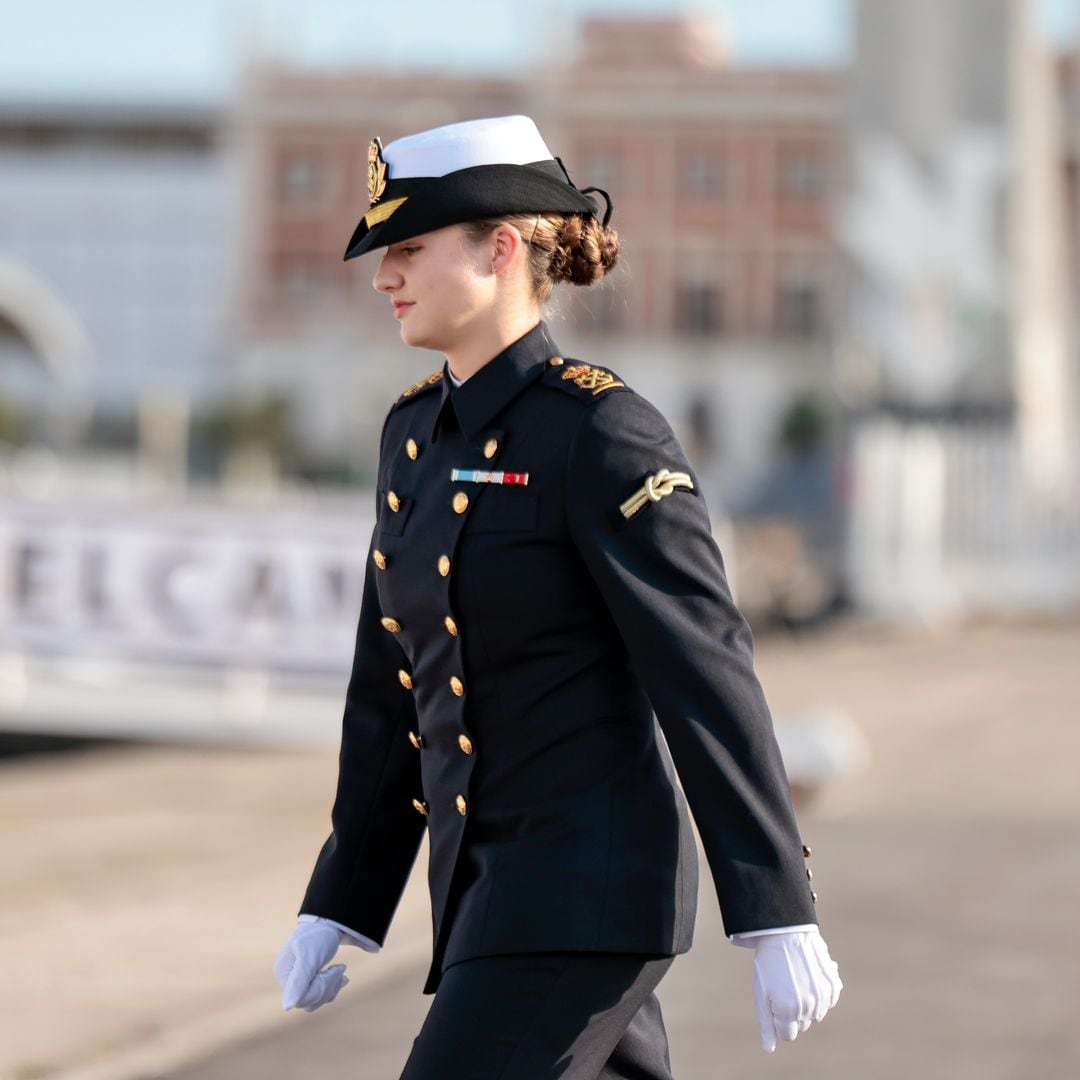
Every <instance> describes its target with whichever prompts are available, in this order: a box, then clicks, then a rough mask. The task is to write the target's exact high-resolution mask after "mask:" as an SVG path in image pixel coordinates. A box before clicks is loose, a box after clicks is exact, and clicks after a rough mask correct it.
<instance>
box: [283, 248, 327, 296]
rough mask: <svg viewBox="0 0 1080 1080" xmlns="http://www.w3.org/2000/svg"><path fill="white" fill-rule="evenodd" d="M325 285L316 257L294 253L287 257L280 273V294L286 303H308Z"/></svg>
mask: <svg viewBox="0 0 1080 1080" xmlns="http://www.w3.org/2000/svg"><path fill="white" fill-rule="evenodd" d="M322 287H323V281H322V279H321V275H320V273H319V266H318V262H317V260H316V259H313V258H310V257H308V256H302V255H292V256H290V257H288V258H287V259H285V261H284V262H283V264H282V266H281V270H280V272H279V274H278V290H279V295H280V297H281V299H282V301H284V302H285V303H286V304H290V305H303V304H306V303H308V301H310V300H311V298H312V297H313V296H315V295H316V294H317V293H318V292H319V291H320V289H321V288H322Z"/></svg>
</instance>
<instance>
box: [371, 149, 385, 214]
mask: <svg viewBox="0 0 1080 1080" xmlns="http://www.w3.org/2000/svg"><path fill="white" fill-rule="evenodd" d="M382 150H383V147H382V140H381V139H379V138H378V136H376V137H375V138H374V139H372V140H371V144H370V145H369V146H368V154H367V161H368V173H367V189H368V198H369V199H370V200H371V205H372V206H374V205H375V204H376V203H377V202H378V201H379V199H380V198H382V193H383V192H384V191H385V190H386V162H385V161H383V156H382Z"/></svg>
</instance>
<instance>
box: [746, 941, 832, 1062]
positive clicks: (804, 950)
mask: <svg viewBox="0 0 1080 1080" xmlns="http://www.w3.org/2000/svg"><path fill="white" fill-rule="evenodd" d="M738 944H740V945H745V946H750V945H752V946H753V947H754V1001H755V1003H756V1005H757V1014H758V1024H759V1026H760V1028H761V1046H762V1049H763V1050H765V1051H766V1052H767V1053H770V1054H771V1053H772V1052H773V1050H775V1049H776V1040H777V1039H778V1038H780V1039H785V1040H787V1041H791V1040H792V1039H794V1038H795V1037H796V1036H797V1035H798V1034H799V1032H800V1031H805V1030H806V1029H807V1028H808V1027H809V1026H810V1024H811V1022H812V1021H814V1020H821V1019H823V1018H824V1016H825V1014H826V1013H827V1012H828V1011H829V1010H830V1009H831V1008H832V1007H833V1006H834V1005H835V1004H836V1001H837V998H838V997H839V996H840V991H841V989H842V988H843V985H844V984H843V983H842V982H841V981H840V969H839V967H838V966H837V964H836V962H835V961H834V960H833V958H832V957H831V956H830V955H829V947H828V945H826V944H825V939H824V938H823V937H822V936H821V933H820V932H819V931H818V930H816V929H814V930H801V931H797V932H789V933H778V934H762V935H760V936H758V937H753V938H749V939H745V940H743V941H740V942H738Z"/></svg>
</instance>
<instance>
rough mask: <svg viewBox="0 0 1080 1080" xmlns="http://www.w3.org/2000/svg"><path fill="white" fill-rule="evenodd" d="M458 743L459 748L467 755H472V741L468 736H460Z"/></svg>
mask: <svg viewBox="0 0 1080 1080" xmlns="http://www.w3.org/2000/svg"><path fill="white" fill-rule="evenodd" d="M457 741H458V746H460V747H461V749H462V750H463V751H464V752H465V753H466V754H471V753H472V739H470V738H469V736H468V735H459V736H458V737H457Z"/></svg>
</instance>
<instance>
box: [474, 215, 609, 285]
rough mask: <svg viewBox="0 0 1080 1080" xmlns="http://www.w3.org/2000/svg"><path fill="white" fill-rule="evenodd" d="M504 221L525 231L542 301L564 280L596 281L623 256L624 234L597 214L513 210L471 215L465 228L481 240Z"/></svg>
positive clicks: (530, 265) (533, 277) (531, 268)
mask: <svg viewBox="0 0 1080 1080" xmlns="http://www.w3.org/2000/svg"><path fill="white" fill-rule="evenodd" d="M504 224H505V225H513V226H514V227H515V228H516V229H517V230H518V232H520V233H521V238H522V240H523V241H524V243H525V249H526V252H527V255H528V268H529V277H530V280H531V282H532V289H533V293H534V295H535V296H536V298H537V300H539V301H540V303H541V304H542V303H544V302H545V301H546V300H547V299H548V297H550V296H551V293H552V290H553V289H554V288H555V286H556V285H558V284H559V282H560V281H569V282H570V283H571V284H573V285H595V284H596V283H597V282H598V281H600V280H601V279H602V278H603V276H604V275H605V274H606V273H607V272H608V271H609V270H610V269H611V268H612V267H613V266H614V265H615V263H616V262H617V261H618V258H619V234H618V233H617V232H616V231H615V230H614V229H613V228H611V227H610V226H608V225H601V224H600V222H599V221H598V220H597V219H596V218H595V217H593V216H592V215H591V214H563V213H549V214H507V215H505V216H503V217H500V218H491V219H484V220H480V221H466V222H464V224H463V225H462V228H463V229H464V230H465V233H466V235H467V236H469V237H470V238H472V239H473V240H480V239H481V238H482V237H484V236H486V235H487V233H488V232H490V231H491V230H492V229H494V228H495V227H496V226H498V225H504Z"/></svg>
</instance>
